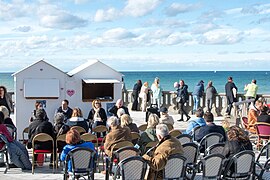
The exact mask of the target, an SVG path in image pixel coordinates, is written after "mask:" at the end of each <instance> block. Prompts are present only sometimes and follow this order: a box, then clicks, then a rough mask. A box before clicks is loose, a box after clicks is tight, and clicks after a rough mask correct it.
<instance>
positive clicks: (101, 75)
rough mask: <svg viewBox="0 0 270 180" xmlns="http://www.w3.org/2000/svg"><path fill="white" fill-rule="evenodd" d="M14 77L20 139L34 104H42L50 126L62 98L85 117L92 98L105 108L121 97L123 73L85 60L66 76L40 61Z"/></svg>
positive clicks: (99, 63)
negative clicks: (79, 110) (39, 102)
mask: <svg viewBox="0 0 270 180" xmlns="http://www.w3.org/2000/svg"><path fill="white" fill-rule="evenodd" d="M13 76H14V86H15V87H14V89H15V111H14V116H15V120H14V123H15V125H16V127H17V129H18V139H22V131H23V129H24V128H25V127H27V126H28V125H29V118H30V117H31V113H32V111H33V110H34V108H35V107H34V105H35V103H36V102H37V101H41V102H42V103H43V104H44V108H45V110H46V112H47V115H48V117H49V119H50V121H51V122H52V123H53V116H54V113H55V110H56V109H57V108H58V107H59V106H60V105H61V101H62V100H63V99H67V100H69V102H70V104H69V106H70V107H71V108H73V107H80V108H81V109H82V112H83V115H84V118H87V116H88V113H89V111H90V108H91V103H92V101H93V100H94V99H96V98H99V99H100V100H101V101H102V106H103V108H104V109H107V108H108V107H109V106H112V105H113V104H114V103H115V101H116V100H117V99H119V98H121V85H122V84H121V83H122V82H121V81H122V74H121V73H119V72H117V71H116V70H114V69H112V68H110V67H109V66H107V65H105V64H103V63H102V62H100V61H98V60H93V61H88V62H86V63H85V64H82V65H80V66H79V67H77V68H75V69H74V70H72V71H70V72H68V73H65V72H63V71H61V70H59V69H58V68H56V67H54V66H52V65H51V64H49V63H47V62H45V61H44V60H40V61H38V62H36V63H34V64H32V65H30V66H28V67H26V68H24V69H22V70H20V71H18V72H16V73H14V74H13Z"/></svg>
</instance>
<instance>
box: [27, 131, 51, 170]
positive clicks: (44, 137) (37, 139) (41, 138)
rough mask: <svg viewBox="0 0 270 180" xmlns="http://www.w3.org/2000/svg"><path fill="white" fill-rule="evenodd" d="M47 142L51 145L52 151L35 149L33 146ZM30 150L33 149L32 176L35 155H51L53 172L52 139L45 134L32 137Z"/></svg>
mask: <svg viewBox="0 0 270 180" xmlns="http://www.w3.org/2000/svg"><path fill="white" fill-rule="evenodd" d="M46 141H49V142H51V144H52V149H49V150H48V149H35V144H36V143H37V142H46ZM32 148H33V157H32V174H34V169H35V168H34V165H35V154H52V156H53V158H52V161H53V172H54V165H55V157H54V140H53V138H52V137H51V136H50V135H49V134H46V133H39V134H37V135H35V136H34V138H33V140H32Z"/></svg>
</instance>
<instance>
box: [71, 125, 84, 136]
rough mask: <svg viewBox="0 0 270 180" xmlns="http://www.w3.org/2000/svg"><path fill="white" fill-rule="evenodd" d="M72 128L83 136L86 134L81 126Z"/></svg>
mask: <svg viewBox="0 0 270 180" xmlns="http://www.w3.org/2000/svg"><path fill="white" fill-rule="evenodd" d="M71 128H73V129H76V130H77V131H78V132H79V133H80V134H81V135H82V134H83V133H86V131H85V129H84V128H83V127H81V126H72V127H71Z"/></svg>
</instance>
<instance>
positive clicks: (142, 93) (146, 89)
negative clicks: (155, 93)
mask: <svg viewBox="0 0 270 180" xmlns="http://www.w3.org/2000/svg"><path fill="white" fill-rule="evenodd" d="M148 94H149V87H148V82H144V83H143V85H142V87H141V91H140V94H139V97H140V98H141V99H142V104H141V108H142V112H145V111H146V105H147V102H148V101H147V97H148Z"/></svg>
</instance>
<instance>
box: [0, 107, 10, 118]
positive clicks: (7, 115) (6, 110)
mask: <svg viewBox="0 0 270 180" xmlns="http://www.w3.org/2000/svg"><path fill="white" fill-rule="evenodd" d="M0 111H2V112H3V114H4V119H6V118H8V117H9V110H8V108H7V107H6V106H0Z"/></svg>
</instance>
